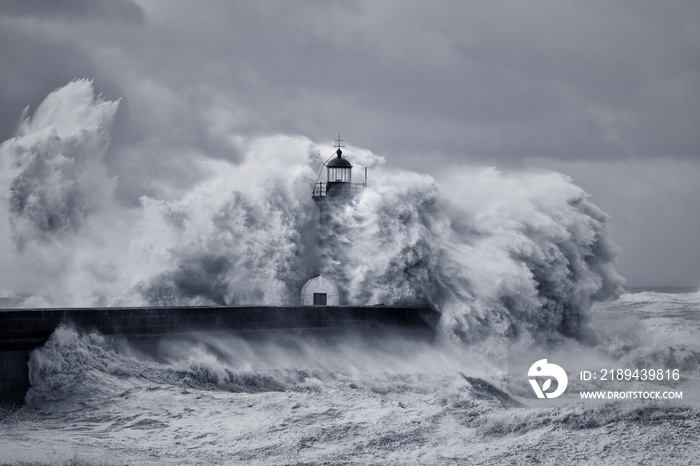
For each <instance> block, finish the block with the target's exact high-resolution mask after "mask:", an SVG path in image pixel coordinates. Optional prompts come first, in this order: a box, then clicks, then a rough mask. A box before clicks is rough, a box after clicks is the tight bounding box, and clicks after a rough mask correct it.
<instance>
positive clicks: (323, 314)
mask: <svg viewBox="0 0 700 466" xmlns="http://www.w3.org/2000/svg"><path fill="white" fill-rule="evenodd" d="M437 320H438V314H437V313H436V312H435V311H433V310H430V309H423V308H409V307H385V306H300V307H273V306H250V307H240V306H237V307H148V308H143V307H141V308H116V307H114V308H62V309H0V401H6V400H14V401H21V400H23V398H24V394H25V393H26V391H27V389H28V388H29V376H28V369H27V362H28V360H29V354H30V353H31V351H32V350H34V349H35V348H37V347H40V346H41V345H43V344H44V343H45V342H46V341H47V340H48V338H49V337H50V336H51V334H52V333H53V331H54V330H55V329H56V328H57V327H58V326H59V325H61V324H66V325H73V326H75V327H76V328H78V329H81V330H83V331H92V330H95V331H98V332H100V333H102V334H103V335H120V336H124V337H127V338H158V337H159V336H164V335H172V334H178V333H190V332H216V331H230V332H240V333H243V334H246V333H247V334H254V333H258V332H261V331H267V330H285V329H290V330H291V329H301V330H314V331H324V330H348V331H364V330H365V329H372V328H377V329H379V328H382V327H399V328H406V329H416V330H417V331H422V332H427V333H431V332H432V331H433V328H434V327H435V325H436V324H437Z"/></svg>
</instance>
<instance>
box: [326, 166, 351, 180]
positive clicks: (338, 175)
mask: <svg viewBox="0 0 700 466" xmlns="http://www.w3.org/2000/svg"><path fill="white" fill-rule="evenodd" d="M328 181H331V182H332V181H342V182H344V183H349V182H350V170H349V169H347V168H329V169H328Z"/></svg>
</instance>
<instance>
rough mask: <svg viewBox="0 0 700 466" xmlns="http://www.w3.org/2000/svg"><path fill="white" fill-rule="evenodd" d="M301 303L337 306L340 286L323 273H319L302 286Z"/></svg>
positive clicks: (303, 304) (304, 304) (305, 304)
mask: <svg viewBox="0 0 700 466" xmlns="http://www.w3.org/2000/svg"><path fill="white" fill-rule="evenodd" d="M301 305H302V306H337V305H338V287H337V286H335V283H333V282H332V281H330V280H329V279H327V278H326V277H324V276H323V275H318V276H317V277H314V278H312V279H311V280H309V281H308V282H306V283H305V284H304V286H303V287H302V288H301Z"/></svg>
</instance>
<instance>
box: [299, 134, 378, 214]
mask: <svg viewBox="0 0 700 466" xmlns="http://www.w3.org/2000/svg"><path fill="white" fill-rule="evenodd" d="M342 142H343V140H342V139H340V134H339V135H338V141H337V143H336V145H335V147H337V148H338V150H336V151H335V157H333V156H332V158H331V159H329V161H328V162H326V163H325V164H323V165H324V166H325V167H326V181H325V182H323V181H321V182H317V183H316V184H314V189H313V192H312V195H311V197H312V198H313V199H314V201H316V202H317V203H318V204H319V205H320V204H323V203H324V202H326V201H331V200H338V201H340V200H344V199H350V198H352V196H353V195H354V194H356V193H359V192H360V191H362V190H363V189H364V188H365V187H366V185H367V169H365V182H364V183H353V182H352V164H351V163H350V161H349V160H348V159H346V158H345V157H343V151H342V150H341V147H345V146H344V145H343V144H342ZM319 177H320V173H319Z"/></svg>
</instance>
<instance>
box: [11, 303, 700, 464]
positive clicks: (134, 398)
mask: <svg viewBox="0 0 700 466" xmlns="http://www.w3.org/2000/svg"><path fill="white" fill-rule="evenodd" d="M589 317H590V318H589V321H588V324H587V327H588V333H587V335H588V337H587V338H588V341H586V339H585V338H583V339H582V338H578V339H577V340H571V341H562V342H559V343H558V344H556V345H552V346H549V347H547V348H540V349H544V350H549V351H551V352H552V354H553V355H554V356H553V357H556V358H557V361H562V360H565V359H566V357H568V358H570V359H572V360H573V359H576V358H579V359H581V358H583V359H586V360H588V361H590V360H592V359H593V358H597V360H598V361H606V363H609V364H611V365H615V367H628V368H644V367H652V366H653V367H655V368H662V369H679V371H680V378H679V380H678V381H675V382H672V383H671V382H663V383H661V382H659V383H657V382H654V383H650V382H647V384H646V386H645V389H648V390H674V391H682V393H683V398H682V399H680V400H677V399H674V400H631V399H625V400H597V401H592V400H582V399H580V397H579V396H578V391H579V390H580V389H584V388H591V387H585V384H584V382H581V381H580V380H576V377H575V374H569V377H570V383H569V388H568V389H567V396H564V397H562V401H561V402H560V403H559V404H558V405H556V406H546V407H538V406H537V405H536V404H534V405H533V401H532V400H526V399H525V398H523V397H520V396H518V395H517V394H513V393H512V392H510V391H509V389H508V383H507V381H506V379H507V375H508V374H507V372H508V369H507V368H506V369H505V370H504V367H503V366H502V364H500V363H499V361H496V360H494V359H493V358H494V356H493V354H495V353H496V352H495V351H493V350H491V351H488V352H482V351H480V347H479V346H478V345H476V346H462V347H460V348H456V347H454V346H450V345H445V344H440V342H439V341H438V342H434V343H427V342H417V341H412V340H409V339H402V338H401V337H398V336H397V337H395V338H392V337H390V336H387V337H386V338H381V339H379V340H373V341H364V340H363V341H360V340H357V339H353V338H347V339H341V340H332V341H321V340H315V339H310V338H304V337H303V336H302V337H298V338H297V337H294V336H289V335H288V336H286V337H285V338H284V339H283V340H284V341H278V342H275V341H274V340H273V341H267V342H257V343H256V342H251V341H245V340H243V339H241V338H238V337H236V336H234V335H221V334H220V335H216V336H207V335H191V336H186V337H185V336H181V337H177V338H172V339H170V340H166V341H163V342H161V344H160V346H159V347H158V348H157V350H153V349H152V350H150V351H149V352H142V351H141V352H140V351H139V350H138V349H136V348H132V347H130V346H129V344H128V343H127V342H125V341H120V340H110V339H107V338H105V337H103V336H101V335H97V334H84V333H81V332H78V331H76V330H74V329H70V328H64V327H62V328H59V329H57V330H56V332H55V333H54V334H53V336H52V337H51V339H50V341H49V342H47V344H46V345H44V347H43V348H41V349H38V350H36V351H35V352H34V353H33V354H32V356H31V360H30V377H31V383H32V388H31V389H30V391H29V393H28V394H27V398H26V405H25V406H24V407H22V408H21V409H19V410H10V411H5V412H4V414H3V418H2V420H0V463H4V464H566V463H570V462H573V463H576V464H697V459H698V458H700V442H698V441H697V439H698V438H700V390H699V388H700V338H698V337H699V336H700V294H699V293H697V292H694V293H687V292H686V293H663V292H653V291H636V292H628V293H625V294H623V295H622V296H620V298H619V299H617V300H614V301H608V302H604V303H599V304H596V305H594V306H593V308H592V309H591V310H590V312H589ZM591 335H594V336H595V338H594V337H592V336H591ZM504 344H505V345H506V346H507V342H505V343H504ZM487 354H488V355H487ZM489 355H490V356H489ZM500 362H502V361H500ZM593 388H596V387H593ZM603 388H605V386H603ZM624 389H630V387H629V386H627V387H624Z"/></svg>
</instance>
